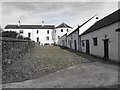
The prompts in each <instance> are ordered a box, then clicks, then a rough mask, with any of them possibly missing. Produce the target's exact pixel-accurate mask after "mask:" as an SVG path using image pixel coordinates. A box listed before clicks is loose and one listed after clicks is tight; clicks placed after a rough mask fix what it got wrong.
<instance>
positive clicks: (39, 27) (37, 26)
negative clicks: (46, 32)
mask: <svg viewBox="0 0 120 90" xmlns="http://www.w3.org/2000/svg"><path fill="white" fill-rule="evenodd" d="M54 28H55V26H54V25H43V26H42V25H20V26H18V25H7V26H6V27H5V28H4V29H54Z"/></svg>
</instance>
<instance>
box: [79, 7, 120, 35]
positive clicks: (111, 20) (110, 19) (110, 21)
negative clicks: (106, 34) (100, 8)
mask: <svg viewBox="0 0 120 90" xmlns="http://www.w3.org/2000/svg"><path fill="white" fill-rule="evenodd" d="M118 16H120V9H119V10H117V11H115V12H113V13H112V14H110V15H108V16H106V17H104V18H103V19H101V20H99V21H97V22H96V23H95V24H94V25H93V26H91V27H90V28H89V29H88V30H87V31H85V32H84V33H83V34H81V36H82V35H85V34H87V33H90V32H93V31H96V30H99V29H100V28H103V27H105V26H108V25H111V24H113V23H115V22H118V21H120V17H118Z"/></svg>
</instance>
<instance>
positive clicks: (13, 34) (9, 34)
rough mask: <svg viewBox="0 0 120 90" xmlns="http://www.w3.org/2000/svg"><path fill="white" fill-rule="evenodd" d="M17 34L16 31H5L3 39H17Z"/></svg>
mask: <svg viewBox="0 0 120 90" xmlns="http://www.w3.org/2000/svg"><path fill="white" fill-rule="evenodd" d="M17 35H18V34H17V33H16V32H15V31H3V32H2V37H9V38H16V37H17Z"/></svg>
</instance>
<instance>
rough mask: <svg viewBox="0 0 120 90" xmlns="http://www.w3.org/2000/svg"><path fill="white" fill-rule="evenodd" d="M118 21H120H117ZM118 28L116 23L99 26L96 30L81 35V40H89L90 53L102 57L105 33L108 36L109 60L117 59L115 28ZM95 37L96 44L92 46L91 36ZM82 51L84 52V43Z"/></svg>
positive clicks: (116, 34)
mask: <svg viewBox="0 0 120 90" xmlns="http://www.w3.org/2000/svg"><path fill="white" fill-rule="evenodd" d="M119 23H120V22H119ZM117 28H118V23H114V24H112V25H109V26H106V27H104V28H101V29H99V30H97V31H94V32H91V33H88V34H85V35H83V36H81V40H87V39H88V40H89V42H90V54H93V55H96V56H100V57H103V56H104V43H103V39H105V35H107V38H109V58H110V59H111V60H116V61H117V60H118V33H116V32H115V29H117ZM94 37H97V39H98V46H93V38H94ZM82 52H86V43H85V46H84V47H82Z"/></svg>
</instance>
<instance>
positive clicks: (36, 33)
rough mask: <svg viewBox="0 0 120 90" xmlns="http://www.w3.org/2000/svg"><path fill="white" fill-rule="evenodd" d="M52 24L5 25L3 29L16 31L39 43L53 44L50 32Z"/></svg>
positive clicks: (53, 27) (52, 28)
mask: <svg viewBox="0 0 120 90" xmlns="http://www.w3.org/2000/svg"><path fill="white" fill-rule="evenodd" d="M54 29H55V26H54V25H7V26H6V27H5V28H4V30H5V31H16V32H17V33H19V34H20V35H23V36H24V37H29V38H30V39H31V40H33V41H35V42H38V43H39V44H40V45H44V44H53V43H54V42H53V37H52V32H53V30H54Z"/></svg>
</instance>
